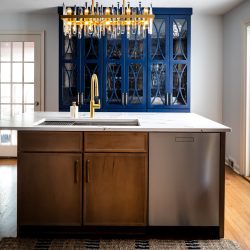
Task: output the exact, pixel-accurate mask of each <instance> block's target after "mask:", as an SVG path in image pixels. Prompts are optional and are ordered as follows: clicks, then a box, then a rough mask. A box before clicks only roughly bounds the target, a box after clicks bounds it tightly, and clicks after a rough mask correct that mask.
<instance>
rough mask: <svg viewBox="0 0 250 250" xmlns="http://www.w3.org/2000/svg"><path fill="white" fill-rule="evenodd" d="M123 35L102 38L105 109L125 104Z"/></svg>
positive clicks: (120, 107)
mask: <svg viewBox="0 0 250 250" xmlns="http://www.w3.org/2000/svg"><path fill="white" fill-rule="evenodd" d="M124 49H125V40H124V35H118V36H117V38H116V39H112V38H111V36H110V34H107V35H106V37H105V38H104V83H105V84H104V100H103V106H104V109H105V110H110V109H123V108H124V104H125V79H124V75H125V72H124Z"/></svg>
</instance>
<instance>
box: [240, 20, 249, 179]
mask: <svg viewBox="0 0 250 250" xmlns="http://www.w3.org/2000/svg"><path fill="white" fill-rule="evenodd" d="M248 27H250V19H247V20H244V21H243V22H242V23H241V38H242V41H241V45H242V46H241V61H242V67H241V96H242V98H241V103H240V106H241V110H240V113H241V122H240V128H241V130H240V131H241V132H240V169H239V170H240V174H241V175H243V176H249V175H250V166H249V164H250V125H249V122H250V107H249V104H250V93H249V91H250V76H249V75H248V76H247V74H248V72H250V68H249V69H248V68H247V67H249V65H250V61H248V58H247V52H248V45H247V36H248ZM248 53H250V52H248ZM248 64H249V65H248Z"/></svg>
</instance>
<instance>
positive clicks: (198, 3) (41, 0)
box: [0, 0, 249, 15]
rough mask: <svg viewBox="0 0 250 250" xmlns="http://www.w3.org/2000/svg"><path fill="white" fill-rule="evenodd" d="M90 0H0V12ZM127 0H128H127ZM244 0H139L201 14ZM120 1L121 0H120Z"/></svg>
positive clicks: (134, 1) (106, 0)
mask: <svg viewBox="0 0 250 250" xmlns="http://www.w3.org/2000/svg"><path fill="white" fill-rule="evenodd" d="M85 1H87V2H88V3H90V2H91V0H81V1H80V0H1V1H0V13H9V12H21V13H22V12H23V13H24V12H34V13H41V14H45V13H54V12H55V11H56V7H57V6H61V5H62V3H63V2H64V3H65V4H66V5H71V6H73V5H75V4H76V5H84V2H85ZM117 1H118V0H99V1H98V2H99V4H103V5H104V6H108V5H109V6H110V5H112V4H114V5H115V4H116V3H117ZM127 1H128V0H127ZM243 1H244V0H141V2H142V5H143V6H144V5H149V4H150V3H151V2H152V4H153V7H191V8H193V12H194V13H201V14H215V15H220V14H224V13H226V12H227V11H229V10H231V9H232V8H234V7H235V6H237V5H238V4H240V3H241V2H243ZM246 1H249V0H246ZM120 2H122V0H120ZM130 2H131V6H137V5H138V2H139V0H130Z"/></svg>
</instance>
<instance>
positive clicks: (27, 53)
mask: <svg viewBox="0 0 250 250" xmlns="http://www.w3.org/2000/svg"><path fill="white" fill-rule="evenodd" d="M24 61H25V62H34V61H35V44H34V42H25V43H24Z"/></svg>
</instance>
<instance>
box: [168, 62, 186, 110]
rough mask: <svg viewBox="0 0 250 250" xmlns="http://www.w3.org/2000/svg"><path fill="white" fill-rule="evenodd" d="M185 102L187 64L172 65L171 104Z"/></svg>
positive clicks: (182, 103)
mask: <svg viewBox="0 0 250 250" xmlns="http://www.w3.org/2000/svg"><path fill="white" fill-rule="evenodd" d="M186 103H187V65H186V64H174V65H173V100H172V104H173V105H185V104H186Z"/></svg>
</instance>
